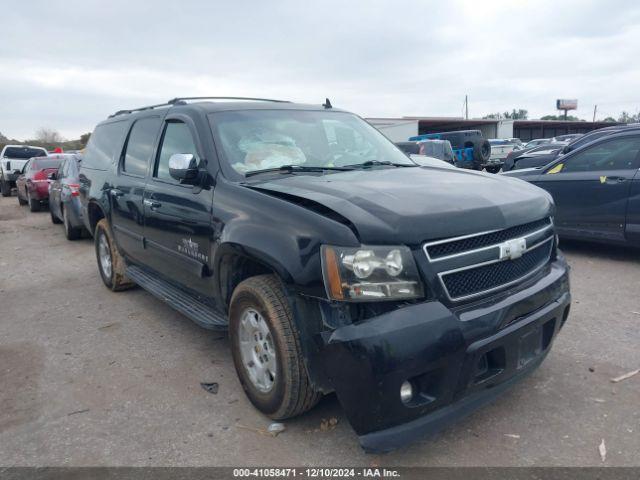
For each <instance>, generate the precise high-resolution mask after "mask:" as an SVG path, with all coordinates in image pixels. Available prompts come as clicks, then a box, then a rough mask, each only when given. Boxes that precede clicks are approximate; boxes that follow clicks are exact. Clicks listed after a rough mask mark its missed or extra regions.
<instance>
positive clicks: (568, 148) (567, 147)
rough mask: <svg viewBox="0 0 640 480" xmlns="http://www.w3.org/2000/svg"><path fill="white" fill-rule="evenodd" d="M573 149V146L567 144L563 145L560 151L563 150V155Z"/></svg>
mask: <svg viewBox="0 0 640 480" xmlns="http://www.w3.org/2000/svg"><path fill="white" fill-rule="evenodd" d="M570 151H571V147H570V146H569V145H565V146H564V147H562V150H560V152H562V154H563V155H565V154H567V153H569V152H570Z"/></svg>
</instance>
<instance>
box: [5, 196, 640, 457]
mask: <svg viewBox="0 0 640 480" xmlns="http://www.w3.org/2000/svg"><path fill="white" fill-rule="evenodd" d="M563 248H564V250H565V253H566V255H567V256H568V258H569V261H570V263H571V265H572V267H573V271H572V289H573V295H574V305H573V309H572V314H571V316H570V318H569V321H568V322H567V325H566V327H565V329H564V330H563V331H562V333H561V335H560V336H559V338H558V339H557V341H556V343H555V345H554V348H553V351H552V352H551V354H550V355H549V357H548V358H547V359H546V361H545V362H544V363H543V365H542V366H541V367H540V368H539V369H538V370H537V371H536V372H535V373H534V374H533V375H532V376H531V377H530V378H528V379H527V380H525V381H524V382H522V383H520V384H519V385H518V386H516V387H515V388H514V389H513V390H511V391H510V392H509V393H507V394H506V395H505V396H503V397H502V398H500V399H499V400H498V401H496V402H495V403H494V404H492V405H491V406H489V407H487V408H484V409H482V410H480V411H478V412H476V413H475V414H474V415H472V416H471V417H469V418H467V419H465V420H463V421H461V422H459V423H457V424H456V425H453V426H451V427H449V428H448V429H446V430H445V431H444V432H442V433H441V434H439V435H437V436H436V437H434V438H432V439H429V440H425V441H423V442H420V443H417V444H414V445H412V446H410V447H408V448H405V449H403V450H400V451H397V452H394V453H391V454H387V455H382V456H373V455H366V454H364V453H363V452H362V450H361V449H360V447H359V446H358V443H357V438H356V436H355V434H354V433H353V431H352V430H351V428H350V427H349V425H348V423H347V421H346V419H345V418H344V416H343V414H342V412H341V409H340V405H339V404H338V402H337V400H336V398H335V396H328V397H326V398H325V399H323V401H322V402H321V403H320V405H318V407H316V408H315V409H314V410H313V411H312V412H310V413H308V414H306V415H304V416H302V417H301V418H298V419H295V420H291V421H288V422H286V431H285V432H284V433H282V434H280V435H279V436H278V437H277V438H271V437H267V436H264V435H261V434H260V433H258V432H256V431H255V430H253V429H260V428H265V427H266V426H268V425H269V421H268V419H267V418H265V417H264V416H262V415H261V414H259V413H258V412H257V411H256V410H255V409H254V408H253V407H252V406H251V404H250V403H249V402H248V400H247V399H246V398H245V396H244V394H243V393H242V390H241V388H240V385H239V383H238V381H237V379H236V375H235V372H234V370H233V366H232V362H231V359H230V355H229V345H228V342H227V340H226V338H225V337H224V336H220V335H218V334H215V333H211V332H208V331H206V330H203V329H201V328H199V327H197V326H196V325H194V324H193V323H191V322H190V321H189V320H187V319H186V318H184V317H182V316H181V315H180V314H178V313H176V312H174V311H173V310H172V309H170V308H169V307H167V306H165V305H164V304H162V303H161V302H159V301H158V300H156V299H155V298H153V297H152V296H151V295H149V294H147V293H145V292H144V291H142V290H139V289H138V290H133V291H128V292H122V293H112V292H110V291H108V290H107V289H106V288H104V287H103V285H102V283H101V281H100V278H99V276H98V273H97V269H96V265H95V263H96V262H95V255H94V251H93V243H92V241H91V240H90V239H84V240H80V241H76V242H68V241H67V240H66V239H65V238H64V235H63V232H62V228H61V227H60V226H58V225H55V226H54V225H52V224H51V221H50V219H49V213H48V212H46V211H44V212H41V213H29V212H28V211H27V209H26V208H24V207H22V208H21V207H19V206H18V202H17V200H16V198H15V196H14V197H12V198H0V318H1V320H0V465H3V466H15V465H83V466H84V465H198V466H199V465H226V466H231V465H249V464H252V465H303V464H304V465H331V466H336V465H338V466H339V465H345V466H346V465H363V466H367V465H370V464H372V463H377V464H379V465H380V466H387V465H388V466H393V465H430V466H441V465H446V466H450V465H456V466H462V465H478V466H485V465H487V466H503V465H602V462H601V459H600V454H599V453H598V445H599V444H600V442H601V440H603V439H604V441H605V443H606V448H607V457H606V461H605V462H604V464H605V465H640V375H636V376H635V377H633V378H629V379H627V380H624V381H622V382H620V383H612V382H611V381H610V378H611V377H615V376H618V375H621V374H623V373H625V372H628V371H631V370H634V369H637V368H640V348H639V346H640V328H639V326H640V287H639V286H640V253H639V252H638V251H629V250H624V249H617V248H615V249H614V248H611V247H603V246H591V245H584V244H563ZM201 382H217V383H218V384H219V391H218V393H217V394H211V393H208V392H207V391H205V390H204V389H203V388H202V387H201V386H200V383H201ZM329 418H336V419H337V420H338V424H337V426H335V428H333V429H321V428H320V425H321V422H322V421H323V419H329Z"/></svg>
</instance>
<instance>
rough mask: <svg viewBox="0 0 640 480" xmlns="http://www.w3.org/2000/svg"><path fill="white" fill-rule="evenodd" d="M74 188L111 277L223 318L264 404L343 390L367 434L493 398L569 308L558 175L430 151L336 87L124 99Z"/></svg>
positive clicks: (96, 135) (275, 411)
mask: <svg viewBox="0 0 640 480" xmlns="http://www.w3.org/2000/svg"><path fill="white" fill-rule="evenodd" d="M80 198H81V202H82V205H83V218H84V221H85V222H86V227H87V229H88V230H89V231H90V232H92V233H93V236H94V239H95V249H96V255H97V263H98V269H99V272H100V275H101V277H102V280H103V281H104V283H105V285H106V286H107V287H108V288H110V289H112V290H114V291H115V290H123V289H126V288H128V287H130V286H133V285H136V284H137V285H139V286H140V287H142V288H144V289H146V290H148V291H149V292H150V293H152V294H153V295H155V296H157V297H158V298H160V299H161V300H163V301H165V302H167V303H168V304H169V305H171V306H172V307H174V308H175V309H176V310H178V311H179V312H181V313H182V314H184V315H185V316H187V317H189V318H191V319H192V320H193V321H195V322H196V323H198V324H199V325H201V326H203V327H205V328H210V329H228V332H229V337H230V344H231V350H232V351H231V353H232V357H233V361H234V364H235V367H236V370H237V373H238V376H239V378H240V381H241V383H242V385H243V388H244V390H245V391H246V394H247V396H248V398H249V399H250V401H251V402H252V403H253V404H254V405H255V406H256V407H257V408H258V409H259V410H260V411H261V412H264V413H265V414H266V415H268V416H269V417H271V418H274V419H285V418H289V417H292V416H294V415H299V414H301V413H303V412H305V411H307V410H308V409H310V408H312V407H313V406H314V405H315V404H316V402H317V401H318V400H319V398H320V397H321V395H323V394H326V393H329V392H335V393H336V394H337V397H338V399H339V401H340V403H341V405H342V406H343V408H344V410H345V412H346V416H347V417H348V419H349V421H350V423H351V425H352V426H353V428H354V429H355V431H356V432H357V434H358V436H359V439H360V443H361V445H362V446H363V447H364V448H365V449H366V450H367V451H388V450H391V449H393V448H396V447H398V446H400V445H402V444H405V443H406V442H409V441H412V440H415V439H417V438H419V437H420V436H421V435H424V434H425V433H430V432H435V431H436V430H438V429H440V428H441V427H442V426H444V425H446V424H447V423H448V422H450V421H451V420H454V419H456V418H459V417H462V416H464V415H465V414H467V413H469V412H471V411H472V410H473V409H475V408H477V407H479V406H480V405H482V404H484V403H486V402H488V401H490V400H491V399H493V398H495V397H496V396H497V395H498V394H500V393H501V392H502V391H504V390H505V389H506V388H508V387H509V386H510V385H512V384H513V383H514V382H516V381H517V380H519V379H521V378H522V377H524V376H525V375H527V374H528V373H530V372H531V371H532V370H533V369H534V368H535V367H537V366H538V365H539V364H540V362H541V361H542V360H543V358H544V357H545V355H546V354H547V352H548V351H549V349H550V346H551V344H552V343H553V339H554V338H555V336H556V334H557V333H558V332H559V330H560V329H561V327H562V325H563V324H564V322H565V320H566V319H567V316H568V314H569V305H570V293H569V277H568V267H567V264H566V263H565V260H564V259H563V257H562V255H561V253H560V252H559V251H558V248H557V238H556V236H555V233H554V226H553V214H554V206H553V201H552V199H551V197H550V195H549V194H547V193H546V192H544V191H543V190H542V189H539V188H537V187H534V186H532V185H529V184H527V183H526V182H523V181H521V180H517V179H509V178H506V177H498V176H495V175H489V174H486V173H481V172H474V171H469V170H457V169H451V168H446V166H445V167H444V168H440V167H435V166H432V167H421V166H418V165H416V164H415V163H414V162H412V161H411V160H410V159H409V158H407V156H406V155H404V154H403V153H402V152H401V151H400V150H399V149H398V148H396V147H395V146H394V145H393V144H392V143H391V142H390V141H388V140H387V139H386V138H385V137H384V136H383V135H382V134H380V133H379V132H378V131H377V130H375V129H374V128H373V127H372V126H370V125H369V124H368V123H366V122H365V121H364V120H362V119H361V118H360V117H358V116H356V115H353V114H351V113H348V112H344V111H340V110H338V109H335V108H332V107H331V104H330V103H329V102H327V103H325V104H323V105H322V106H319V105H301V104H295V103H289V102H283V101H272V100H260V99H234V98H221V97H209V98H177V99H174V100H171V101H169V102H168V103H167V104H162V105H154V106H151V107H145V108H141V109H135V110H125V111H120V112H117V113H116V114H114V115H112V116H111V117H110V118H108V119H107V120H105V121H103V122H102V123H100V124H99V125H98V126H97V127H96V129H95V131H94V132H93V134H92V135H91V140H90V142H89V145H88V147H87V149H86V152H85V157H84V160H83V163H82V167H81V171H80Z"/></svg>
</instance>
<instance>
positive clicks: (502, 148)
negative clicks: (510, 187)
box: [486, 138, 522, 173]
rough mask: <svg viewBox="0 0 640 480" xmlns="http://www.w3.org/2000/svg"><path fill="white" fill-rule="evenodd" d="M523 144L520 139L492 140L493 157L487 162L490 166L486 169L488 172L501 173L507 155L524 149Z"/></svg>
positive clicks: (490, 141) (490, 142)
mask: <svg viewBox="0 0 640 480" xmlns="http://www.w3.org/2000/svg"><path fill="white" fill-rule="evenodd" d="M521 143H522V142H520V140H519V139H515V138H490V139H489V144H490V145H491V157H490V158H489V161H488V162H487V163H488V164H489V165H488V166H487V167H486V169H487V171H488V172H491V173H497V172H499V171H500V169H501V168H502V164H503V163H504V160H505V159H506V158H507V155H509V154H510V153H511V152H513V151H514V150H521V149H522V145H521Z"/></svg>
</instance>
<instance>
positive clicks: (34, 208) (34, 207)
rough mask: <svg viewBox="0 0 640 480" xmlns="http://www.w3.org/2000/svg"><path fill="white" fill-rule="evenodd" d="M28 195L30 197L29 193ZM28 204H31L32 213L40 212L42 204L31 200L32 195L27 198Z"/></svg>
mask: <svg viewBox="0 0 640 480" xmlns="http://www.w3.org/2000/svg"><path fill="white" fill-rule="evenodd" d="M27 195H29V194H28V193H27ZM27 202H28V203H29V210H30V211H31V212H39V211H40V202H39V201H38V200H34V199H33V198H31V195H29V196H28V197H27Z"/></svg>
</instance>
